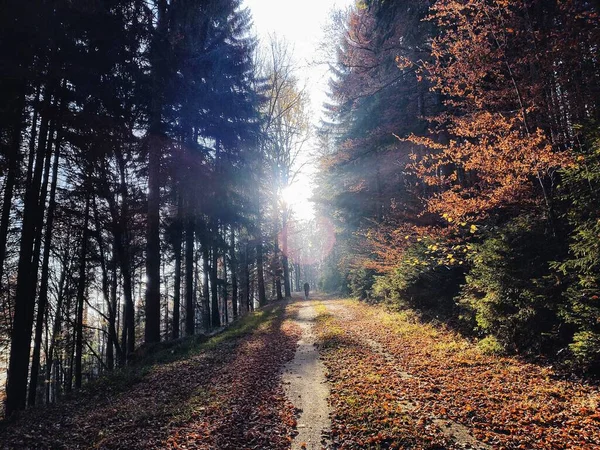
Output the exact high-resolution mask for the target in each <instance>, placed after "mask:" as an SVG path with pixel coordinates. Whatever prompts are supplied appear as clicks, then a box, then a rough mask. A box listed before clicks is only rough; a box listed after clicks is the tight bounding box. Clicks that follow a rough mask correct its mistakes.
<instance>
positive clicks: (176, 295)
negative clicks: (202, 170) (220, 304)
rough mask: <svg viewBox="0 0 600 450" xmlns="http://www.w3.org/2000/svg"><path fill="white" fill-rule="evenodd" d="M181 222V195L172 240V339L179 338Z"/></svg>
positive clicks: (178, 200)
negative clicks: (173, 260) (173, 278)
mask: <svg viewBox="0 0 600 450" xmlns="http://www.w3.org/2000/svg"><path fill="white" fill-rule="evenodd" d="M182 221H183V194H182V193H181V192H179V193H178V195H177V219H176V223H175V236H174V239H173V253H174V254H175V255H174V257H175V280H174V292H173V329H172V337H173V339H177V338H179V328H180V327H181V318H180V316H179V314H180V311H181V239H182Z"/></svg>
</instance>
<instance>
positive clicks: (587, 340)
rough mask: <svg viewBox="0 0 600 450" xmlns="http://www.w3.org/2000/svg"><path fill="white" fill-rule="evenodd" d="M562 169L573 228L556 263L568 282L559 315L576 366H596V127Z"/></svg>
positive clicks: (599, 144) (599, 324) (599, 264)
mask: <svg viewBox="0 0 600 450" xmlns="http://www.w3.org/2000/svg"><path fill="white" fill-rule="evenodd" d="M575 160H576V164H574V165H573V166H571V167H569V168H567V169H565V170H564V171H563V174H562V175H563V180H562V187H561V192H562V196H561V199H562V200H563V202H564V204H565V205H564V209H565V210H566V214H565V216H566V218H567V220H568V222H569V224H570V225H571V227H572V232H571V235H570V240H569V255H568V257H567V258H565V260H564V261H562V262H557V263H555V264H554V267H555V268H556V269H557V270H558V271H559V272H560V273H562V274H563V275H566V278H567V282H568V283H569V287H568V289H567V290H566V291H565V294H564V296H565V300H566V301H565V304H564V305H563V307H562V308H561V311H560V313H561V316H562V317H563V319H564V320H565V321H566V322H567V323H568V324H570V325H572V326H574V327H575V333H574V335H573V341H572V343H571V345H570V346H569V347H570V350H571V352H572V355H573V357H574V361H573V362H575V363H576V364H577V365H579V366H582V367H584V368H586V369H589V370H594V371H600V238H599V237H600V130H596V132H595V133H594V134H593V135H592V136H591V137H590V139H589V142H588V143H587V145H585V146H582V147H581V148H580V149H579V150H578V153H577V154H576V157H575Z"/></svg>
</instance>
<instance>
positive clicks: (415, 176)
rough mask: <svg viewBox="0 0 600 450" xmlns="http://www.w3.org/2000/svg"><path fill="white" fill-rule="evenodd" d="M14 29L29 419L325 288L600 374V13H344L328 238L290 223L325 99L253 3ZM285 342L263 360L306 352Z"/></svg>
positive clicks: (16, 195) (160, 0)
mask: <svg viewBox="0 0 600 450" xmlns="http://www.w3.org/2000/svg"><path fill="white" fill-rule="evenodd" d="M2 8H3V12H7V11H10V13H4V14H2V15H1V17H0V75H1V76H0V196H1V198H0V205H1V209H0V363H1V366H0V380H1V381H2V382H3V383H4V382H6V397H5V399H4V402H5V415H6V417H11V416H12V415H13V414H15V413H17V412H19V411H20V410H23V409H25V408H26V407H31V406H33V405H36V404H49V403H58V402H60V400H61V399H63V398H64V397H65V396H66V394H68V393H69V392H71V391H73V390H76V389H79V388H81V387H82V386H83V385H84V384H85V383H88V382H89V381H91V380H94V379H97V378H99V377H100V376H101V375H104V374H107V373H109V372H111V371H113V370H116V369H119V368H122V367H126V366H128V365H131V364H132V363H134V362H135V359H136V357H137V356H138V355H139V354H140V353H143V352H144V351H146V350H148V349H149V350H150V351H152V349H153V348H156V347H157V346H158V345H159V344H158V343H160V342H161V341H172V340H178V339H184V338H189V337H191V336H193V335H198V334H206V333H210V332H212V331H214V330H219V329H221V328H222V327H224V326H226V325H228V324H229V323H231V322H233V321H235V320H236V319H237V318H238V317H240V316H242V315H245V314H247V313H248V312H251V311H252V310H254V308H255V307H262V306H264V305H266V304H267V303H269V302H272V301H273V302H276V301H278V300H282V299H284V298H288V297H290V296H291V294H292V292H293V291H299V290H300V289H301V286H302V284H303V283H304V282H307V281H308V282H310V283H311V284H312V285H313V286H314V287H316V286H317V285H318V286H319V288H321V289H322V290H324V291H330V292H335V291H337V292H345V293H346V292H350V293H352V295H354V296H357V297H360V298H362V299H365V300H368V301H373V302H386V303H388V304H390V305H393V306H394V307H397V308H402V309H411V310H414V311H416V312H417V313H418V315H419V317H420V318H421V319H423V320H428V321H432V322H433V323H434V325H437V324H445V325H446V326H448V327H450V328H451V329H452V330H454V331H458V332H460V333H462V334H463V335H465V336H467V337H468V338H469V339H471V340H473V341H474V342H477V343H478V344H477V345H478V346H479V347H480V350H481V351H482V352H484V353H487V354H489V355H501V354H517V355H523V356H526V357H528V358H531V359H537V360H539V359H540V358H541V359H542V360H543V361H551V363H552V364H559V365H560V367H561V368H562V369H564V370H565V371H567V373H577V374H583V373H585V374H598V373H599V372H600V239H599V235H600V201H599V195H600V191H599V189H600V61H599V60H598V49H599V46H600V16H599V13H600V11H599V9H598V8H599V6H598V4H597V3H595V2H591V1H585V0H519V1H514V0H435V1H430V0H406V1H403V2H398V1H396V2H393V1H384V0H364V1H359V2H357V3H356V5H355V6H354V7H352V8H350V9H348V10H347V11H343V12H337V13H335V14H333V15H332V18H331V23H330V25H329V26H328V28H327V36H328V38H327V42H325V43H324V49H325V50H326V52H325V53H326V55H325V56H327V57H330V58H329V59H330V61H329V64H330V68H331V71H332V78H331V82H330V99H329V102H328V104H327V105H326V107H325V109H326V120H325V121H324V122H323V123H322V124H321V126H320V127H319V128H318V130H317V133H316V134H317V136H316V139H317V141H318V147H319V151H320V158H319V172H318V175H317V180H316V182H315V184H316V191H315V196H314V197H315V198H314V200H315V202H316V204H317V205H318V214H319V217H318V218H317V219H315V220H314V221H313V222H312V223H309V224H302V223H300V222H299V221H298V220H297V218H294V216H293V214H292V212H291V210H290V208H289V205H287V204H286V203H285V202H284V201H283V200H282V199H283V198H284V197H283V195H282V193H283V192H284V190H285V189H286V187H288V186H289V185H290V184H292V183H293V181H294V179H295V177H296V176H297V175H298V170H299V166H301V164H302V162H301V160H302V157H301V152H302V149H303V148H305V146H306V144H307V142H308V141H309V140H310V139H312V136H311V132H312V127H311V116H310V113H309V108H308V105H309V97H308V92H307V90H306V89H305V88H304V86H303V85H302V82H301V81H300V79H299V77H298V74H297V71H296V67H295V65H294V59H293V56H292V54H291V49H290V48H289V46H288V45H287V44H286V43H285V42H284V41H282V40H278V39H276V38H272V39H271V40H269V41H267V42H259V41H258V40H257V39H256V37H255V36H254V35H253V31H252V18H251V15H250V12H249V11H248V10H247V9H244V7H243V3H242V1H241V0H219V1H215V0H212V1H206V0H181V1H180V0H178V1H174V0H153V1H146V0H119V1H117V0H90V1H88V2H72V1H68V0H43V1H42V0H34V1H32V2H18V1H15V0H7V1H6V2H4V3H3V6H2ZM332 229H333V231H334V233H335V239H334V238H333V237H332V236H331V235H329V234H328V231H330V230H332ZM318 231H320V233H319V232H318ZM334 241H335V245H333V242H334ZM331 246H333V248H330V247H331ZM284 334H285V333H283V334H282V336H279V335H273V336H270V337H269V338H268V339H267V338H264V337H260V339H259V340H262V339H263V338H264V339H266V340H268V341H269V342H271V343H272V344H273V345H274V346H275V345H276V344H277V345H280V346H282V347H285V351H286V352H288V353H290V354H291V353H293V347H294V345H295V341H294V342H292V341H291V338H289V336H288V338H289V339H290V340H289V342H288V341H287V340H285V339H284V337H283V335H284ZM284 341H285V342H284ZM153 346H154V347H153ZM288 347H289V348H288ZM219 351H221V350H219ZM286 355H287V353H286ZM286 357H287V356H286ZM236 358H237V359H235V361H236V366H237V365H238V364H239V365H240V366H242V367H245V366H244V364H245V363H244V361H242V360H239V355H236ZM283 359H285V358H283V356H281V355H279V356H278V360H277V361H278V362H277V364H280V363H281V361H283ZM279 360H281V361H279ZM340 361H342V360H340ZM281 364H282V363H281ZM344 364H345V363H344ZM275 366H276V367H279V366H277V365H274V367H275ZM247 369H248V368H247V367H246V370H247ZM267 369H268V367H267ZM277 370H279V368H278V369H277ZM5 373H6V374H7V376H6V378H4V377H3V375H4V374H5ZM240 373H241V372H240ZM258 373H259V372H257V371H256V373H254V372H253V376H254V377H255V378H253V380H254V381H255V382H256V384H257V385H259V384H260V381H261V380H260V379H258V377H259V375H257V374H258ZM273 373H275V372H273ZM269 377H270V378H268V377H267V376H266V375H265V379H267V378H268V379H269V380H270V381H269V383H276V380H275V378H277V377H276V376H275V375H273V374H270V375H269ZM274 380H275V381H274ZM204 381H206V380H204ZM240 398H241V397H240ZM265 398H267V397H265ZM269 398H271V397H269ZM271 399H272V398H271ZM265 401H266V400H265ZM278 401H281V402H283V400H282V397H278ZM240 402H241V403H243V399H240Z"/></svg>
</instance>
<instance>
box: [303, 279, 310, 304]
mask: <svg viewBox="0 0 600 450" xmlns="http://www.w3.org/2000/svg"><path fill="white" fill-rule="evenodd" d="M308 291H310V284H308V283H304V300H308Z"/></svg>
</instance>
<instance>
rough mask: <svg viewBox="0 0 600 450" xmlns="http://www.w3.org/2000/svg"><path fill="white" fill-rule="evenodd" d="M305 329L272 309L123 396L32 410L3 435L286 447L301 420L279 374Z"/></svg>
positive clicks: (93, 395)
mask: <svg viewBox="0 0 600 450" xmlns="http://www.w3.org/2000/svg"><path fill="white" fill-rule="evenodd" d="M299 333H300V331H299V330H298V329H297V328H295V326H293V325H292V324H290V323H289V322H287V321H286V320H285V310H284V307H283V305H275V306H272V307H269V308H268V309H267V310H266V311H265V310H263V311H262V312H260V313H258V314H255V315H253V316H250V317H247V318H244V319H242V320H241V322H240V323H238V324H236V325H234V326H233V327H232V331H231V332H229V331H227V332H225V333H223V334H221V335H219V336H216V337H214V338H212V339H211V340H209V341H208V342H206V344H205V345H203V346H201V348H200V349H199V350H198V351H196V352H195V354H192V355H191V356H188V357H187V358H185V359H182V360H179V361H173V362H170V363H168V364H162V365H156V366H153V367H151V368H149V369H145V373H144V374H141V375H140V376H136V377H135V378H134V379H132V384H131V385H129V386H127V385H125V386H123V388H122V389H120V390H117V391H112V390H110V389H104V390H103V389H101V388H98V389H96V390H94V392H87V393H86V392H80V393H76V394H74V395H73V396H72V397H71V398H70V399H66V400H64V401H62V402H61V403H59V404H58V405H56V406H51V407H47V408H36V409H34V410H31V411H27V412H26V413H25V414H23V416H22V417H21V418H20V419H19V420H17V421H16V422H15V423H12V424H9V425H7V426H6V427H5V428H4V429H2V430H0V448H53V449H73V448H99V449H128V450H129V449H164V448H173V449H209V448H211V449H214V448H219V449H236V450H237V449H241V448H244V449H261V450H262V449H287V448H289V445H290V441H291V436H292V433H293V427H294V425H295V418H294V410H293V407H292V405H291V404H289V402H287V400H286V399H285V396H284V393H283V390H282V388H281V387H280V384H279V371H280V369H281V368H282V367H283V365H284V364H285V362H286V361H287V360H289V359H291V358H292V357H293V355H294V352H295V349H296V342H297V340H298V339H299V335H300V334H299ZM104 386H105V387H108V388H110V386H111V384H110V383H106V384H105V385H104Z"/></svg>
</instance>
